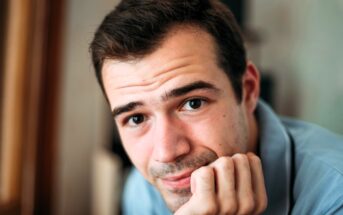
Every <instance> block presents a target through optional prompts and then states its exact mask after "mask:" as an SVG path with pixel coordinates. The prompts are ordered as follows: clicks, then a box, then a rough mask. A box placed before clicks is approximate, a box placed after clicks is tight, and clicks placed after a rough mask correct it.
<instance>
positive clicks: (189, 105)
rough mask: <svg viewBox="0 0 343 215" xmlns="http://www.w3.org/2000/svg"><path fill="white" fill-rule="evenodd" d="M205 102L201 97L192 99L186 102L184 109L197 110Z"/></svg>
mask: <svg viewBox="0 0 343 215" xmlns="http://www.w3.org/2000/svg"><path fill="white" fill-rule="evenodd" d="M204 103H205V101H204V100H203V99H199V98H196V99H190V100H188V101H186V102H185V103H184V105H183V106H182V109H185V110H190V111H192V110H196V109H199V108H200V107H201V106H203V105H204Z"/></svg>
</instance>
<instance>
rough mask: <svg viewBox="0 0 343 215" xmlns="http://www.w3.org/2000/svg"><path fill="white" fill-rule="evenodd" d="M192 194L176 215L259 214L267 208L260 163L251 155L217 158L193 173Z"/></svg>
mask: <svg viewBox="0 0 343 215" xmlns="http://www.w3.org/2000/svg"><path fill="white" fill-rule="evenodd" d="M191 192H192V197H191V198H190V200H189V201H188V202H187V203H185V204H184V205H183V206H181V207H180V208H179V209H178V210H177V211H176V212H175V214H176V215H183V214H199V215H200V214H261V213H262V212H263V211H264V210H265V209H266V207H267V194H266V189H265V185H264V178H263V172H262V165H261V160H260V159H259V158H258V157H257V156H256V155H255V154H253V153H248V154H246V155H245V154H235V155H233V156H232V157H220V158H218V159H217V160H216V161H214V162H213V163H211V164H210V165H208V166H204V167H201V168H199V169H197V170H195V171H194V172H193V173H192V175H191Z"/></svg>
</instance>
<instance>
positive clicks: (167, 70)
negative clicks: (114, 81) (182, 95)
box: [116, 60, 194, 91]
mask: <svg viewBox="0 0 343 215" xmlns="http://www.w3.org/2000/svg"><path fill="white" fill-rule="evenodd" d="M192 66H194V64H192V63H190V62H187V61H185V60H184V62H180V63H179V62H177V63H173V64H171V65H167V66H165V67H164V68H162V69H161V71H159V72H158V73H157V74H155V75H154V76H153V77H150V78H147V79H143V80H142V81H141V82H140V83H132V84H127V85H125V86H119V87H116V89H125V88H135V87H148V88H149V89H146V91H149V90H150V89H153V88H155V85H156V87H158V86H160V85H162V84H164V83H165V82H167V81H168V80H170V79H171V78H170V77H171V76H175V75H177V74H180V73H184V72H185V71H183V69H185V68H186V67H192ZM186 73H189V74H190V73H192V71H191V70H189V71H186ZM149 86H151V87H149Z"/></svg>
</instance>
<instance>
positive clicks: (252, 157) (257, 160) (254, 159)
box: [248, 153, 261, 164]
mask: <svg viewBox="0 0 343 215" xmlns="http://www.w3.org/2000/svg"><path fill="white" fill-rule="evenodd" d="M248 157H249V160H250V161H251V162H253V163H256V164H261V159H260V158H259V157H258V156H257V155H255V154H253V153H249V154H248Z"/></svg>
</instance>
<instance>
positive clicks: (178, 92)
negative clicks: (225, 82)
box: [163, 81, 220, 100]
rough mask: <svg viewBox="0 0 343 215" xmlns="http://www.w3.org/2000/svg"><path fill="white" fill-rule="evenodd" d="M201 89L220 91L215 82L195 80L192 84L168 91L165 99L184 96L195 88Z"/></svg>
mask: <svg viewBox="0 0 343 215" xmlns="http://www.w3.org/2000/svg"><path fill="white" fill-rule="evenodd" d="M200 89H208V90H213V91H220V90H219V89H218V88H216V87H215V86H214V85H213V84H211V83H208V82H205V81H195V82H192V83H190V84H187V85H185V86H182V87H179V88H176V89H173V90H171V91H170V92H168V93H166V94H165V95H164V96H163V100H167V99H169V98H171V97H178V96H183V95H185V94H187V93H190V92H191V91H194V90H200Z"/></svg>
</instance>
